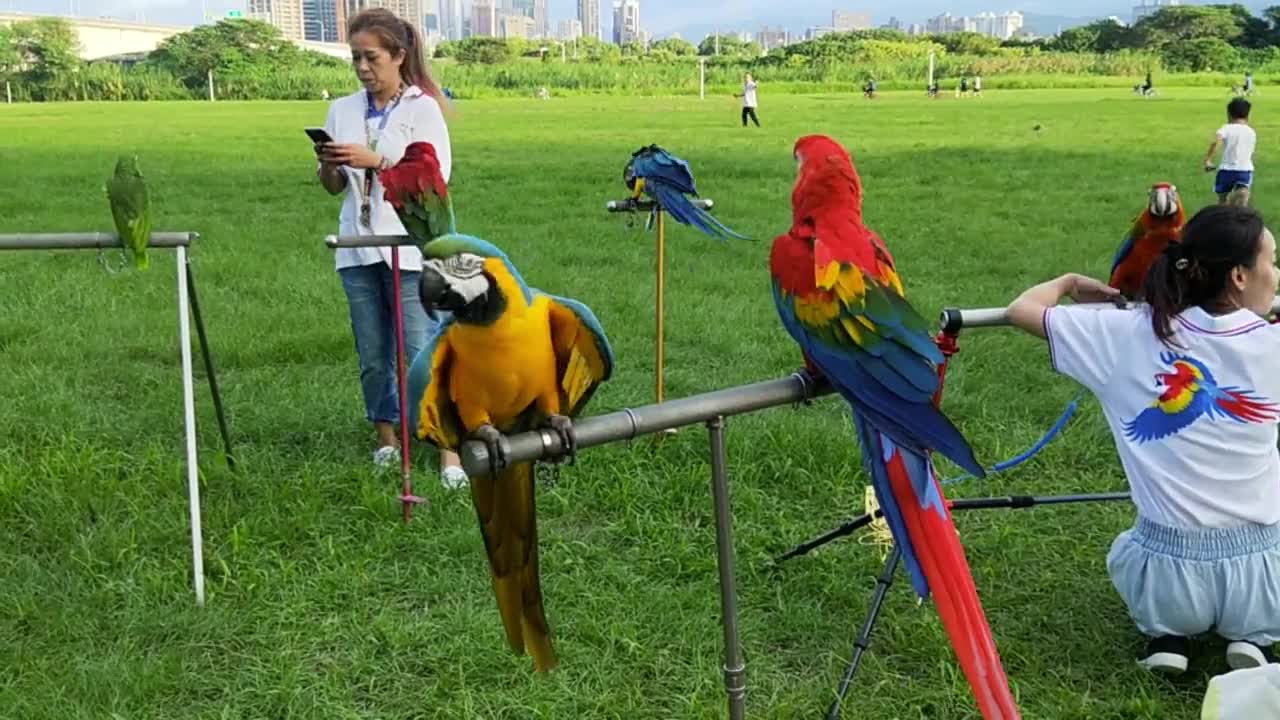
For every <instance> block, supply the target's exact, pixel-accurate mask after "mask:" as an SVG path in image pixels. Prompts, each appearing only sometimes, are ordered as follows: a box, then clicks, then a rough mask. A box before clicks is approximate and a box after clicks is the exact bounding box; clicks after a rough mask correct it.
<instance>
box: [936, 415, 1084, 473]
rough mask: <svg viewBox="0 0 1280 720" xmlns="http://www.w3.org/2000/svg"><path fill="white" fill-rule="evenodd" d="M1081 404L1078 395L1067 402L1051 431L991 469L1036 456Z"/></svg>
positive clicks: (1005, 466) (1015, 465) (995, 471)
mask: <svg viewBox="0 0 1280 720" xmlns="http://www.w3.org/2000/svg"><path fill="white" fill-rule="evenodd" d="M1079 405H1080V396H1079V395H1077V396H1076V397H1075V398H1074V399H1072V401H1071V402H1069V403H1067V409H1066V410H1064V411H1063V412H1062V416H1061V417H1059V418H1058V422H1056V423H1054V424H1053V427H1051V428H1049V432H1047V433H1045V434H1044V437H1042V438H1040V440H1038V441H1037V442H1036V444H1035V445H1032V446H1031V447H1030V448H1028V449H1027V450H1026V451H1024V452H1023V453H1022V454H1020V455H1015V456H1013V457H1011V458H1009V459H1008V460H1005V461H1004V462H999V463H996V465H995V467H993V468H992V469H991V472H992V473H998V472H1002V471H1004V470H1008V469H1009V468H1013V467H1017V466H1018V465H1021V464H1022V463H1024V462H1026V461H1028V460H1030V459H1031V458H1033V457H1035V456H1036V454H1037V453H1039V452H1040V451H1041V450H1043V449H1044V448H1045V446H1046V445H1048V444H1049V443H1050V442H1051V441H1052V440H1053V438H1054V437H1055V436H1057V434H1058V433H1060V432H1062V428H1064V427H1066V424H1067V421H1068V420H1070V419H1071V416H1072V415H1074V414H1075V412H1076V408H1077V407H1078V406H1079ZM972 477H973V475H971V474H969V473H965V474H963V475H957V476H956V477H953V478H947V479H946V480H943V481H942V484H943V485H954V484H956V483H958V482H961V481H963V480H968V479H970V478H972Z"/></svg>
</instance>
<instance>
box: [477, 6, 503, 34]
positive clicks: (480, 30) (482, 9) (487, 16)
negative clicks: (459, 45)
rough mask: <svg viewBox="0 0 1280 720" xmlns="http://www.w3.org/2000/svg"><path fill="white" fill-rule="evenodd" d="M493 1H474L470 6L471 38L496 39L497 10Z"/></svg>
mask: <svg viewBox="0 0 1280 720" xmlns="http://www.w3.org/2000/svg"><path fill="white" fill-rule="evenodd" d="M493 2H494V0H475V3H474V4H472V6H471V37H498V9H497V8H496V7H494V5H493Z"/></svg>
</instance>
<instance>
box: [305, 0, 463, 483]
mask: <svg viewBox="0 0 1280 720" xmlns="http://www.w3.org/2000/svg"><path fill="white" fill-rule="evenodd" d="M347 35H348V37H349V38H350V44H351V61H352V65H353V66H354V68H355V71H356V76H357V77H358V78H359V79H360V82H361V84H362V85H363V86H364V88H363V89H361V90H359V91H357V92H355V93H353V94H351V95H348V96H346V97H341V98H338V99H337V100H334V101H333V103H332V104H331V105H330V106H329V114H328V117H327V118H326V120H325V124H324V128H325V131H326V132H328V133H329V136H330V137H331V138H332V139H333V141H334V142H332V143H324V144H321V145H318V146H317V147H316V154H317V157H318V158H319V160H320V165H319V169H318V174H319V176H320V183H321V184H322V185H323V186H324V188H325V189H326V190H328V191H329V193H330V194H333V195H337V194H339V193H345V196H344V198H343V202H342V211H341V214H340V215H339V218H338V232H339V234H341V235H404V234H405V229H404V225H402V224H401V223H400V219H399V218H398V217H397V216H396V213H395V209H394V208H392V207H391V205H390V203H388V202H387V201H386V200H385V199H384V198H383V190H382V185H381V184H380V183H379V182H378V179H377V171H378V170H379V169H385V168H389V167H391V166H393V165H394V164H395V163H397V162H399V161H400V159H401V158H402V157H403V156H404V151H405V148H406V147H408V146H409V145H410V144H411V143H414V142H418V141H425V142H429V143H431V144H432V145H433V146H435V150H436V156H437V157H438V158H439V160H440V168H441V171H442V172H443V174H444V178H445V181H446V182H448V180H449V172H450V168H451V165H452V152H451V149H450V145H449V130H448V127H447V126H446V125H445V120H444V113H443V111H442V109H441V106H442V103H441V102H440V98H441V94H440V89H439V87H438V86H437V85H436V83H435V81H434V80H433V79H432V78H431V74H430V73H429V72H428V70H427V66H426V61H425V59H424V57H423V45H422V38H421V36H420V35H419V34H418V31H417V29H416V28H414V27H413V25H412V24H410V23H407V22H405V21H404V20H401V19H400V18H398V17H396V16H395V15H394V14H392V13H391V12H390V11H388V10H386V9H383V8H377V9H371V10H365V11H363V12H361V13H359V14H357V15H356V16H355V17H353V18H352V19H351V22H350V24H349V26H348V33H347ZM399 252H400V285H401V294H402V307H403V309H404V344H405V356H406V357H405V361H406V363H412V362H413V359H414V357H415V356H417V354H418V353H419V352H420V351H421V350H422V348H423V347H424V346H425V345H426V341H427V337H428V334H429V332H430V330H431V327H430V320H429V318H428V317H427V314H426V311H425V310H424V309H423V308H422V300H421V296H420V294H419V292H418V282H419V278H420V277H421V275H422V252H421V250H419V249H418V248H416V247H412V246H403V247H401V248H400V251H399ZM335 262H336V264H337V269H338V274H339V276H340V277H341V279H342V287H343V290H344V291H345V293H346V295H347V305H348V308H349V310H350V315H351V330H352V334H353V335H354V336H355V344H356V353H357V355H358V356H359V359H360V385H361V389H362V393H363V395H364V402H365V412H366V415H367V417H368V419H369V421H370V422H372V423H373V425H374V429H375V431H376V433H377V441H378V448H377V450H375V451H374V454H373V461H374V464H375V465H376V466H378V467H393V466H395V465H397V464H399V462H400V453H401V451H402V449H401V448H400V441H399V438H398V437H397V436H396V424H397V423H399V422H400V421H401V418H400V403H399V396H398V392H397V366H396V336H395V305H394V296H393V291H394V287H393V284H392V282H393V280H392V272H391V250H390V248H342V249H339V250H337V251H336V252H335ZM404 452H408V450H407V449H405V450H404ZM440 472H441V482H442V483H443V484H444V486H445V487H447V488H450V489H457V488H461V487H465V486H466V484H467V475H466V473H465V472H464V471H463V470H462V467H461V462H460V461H459V459H458V456H457V455H456V454H454V453H450V452H442V453H441V455H440Z"/></svg>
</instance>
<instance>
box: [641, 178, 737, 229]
mask: <svg viewBox="0 0 1280 720" xmlns="http://www.w3.org/2000/svg"><path fill="white" fill-rule="evenodd" d="M645 188H646V189H648V190H650V191H651V192H653V194H654V196H655V198H656V199H657V201H658V204H660V205H661V206H662V209H663V210H666V211H667V212H668V213H670V214H671V217H673V218H675V220H676V221H677V222H680V223H683V224H685V225H690V226H692V227H695V228H697V229H698V230H701V231H702V232H703V233H705V234H707V235H708V236H710V237H713V238H715V239H717V240H727V239H729V238H731V237H733V238H738V239H739V240H750V239H751V238H749V237H747V236H746V235H739V234H738V233H736V232H734V231H733V230H730V229H729V228H728V227H726V226H725V225H724V223H721V222H720V221H719V220H717V219H716V218H715V216H714V215H712V214H711V213H709V212H707V211H706V210H703V209H701V208H699V207H696V206H695V205H694V204H693V203H692V202H690V201H689V198H688V197H686V196H685V195H684V194H683V193H681V192H680V191H679V189H677V188H674V187H670V186H668V185H665V184H662V183H657V182H650V183H646V184H645Z"/></svg>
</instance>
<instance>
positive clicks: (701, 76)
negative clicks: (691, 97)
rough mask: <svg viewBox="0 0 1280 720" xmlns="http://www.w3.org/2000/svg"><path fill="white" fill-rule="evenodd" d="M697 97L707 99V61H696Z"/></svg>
mask: <svg viewBox="0 0 1280 720" xmlns="http://www.w3.org/2000/svg"><path fill="white" fill-rule="evenodd" d="M698 99H699V100H706V99H707V61H706V60H700V61H699V62H698Z"/></svg>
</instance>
